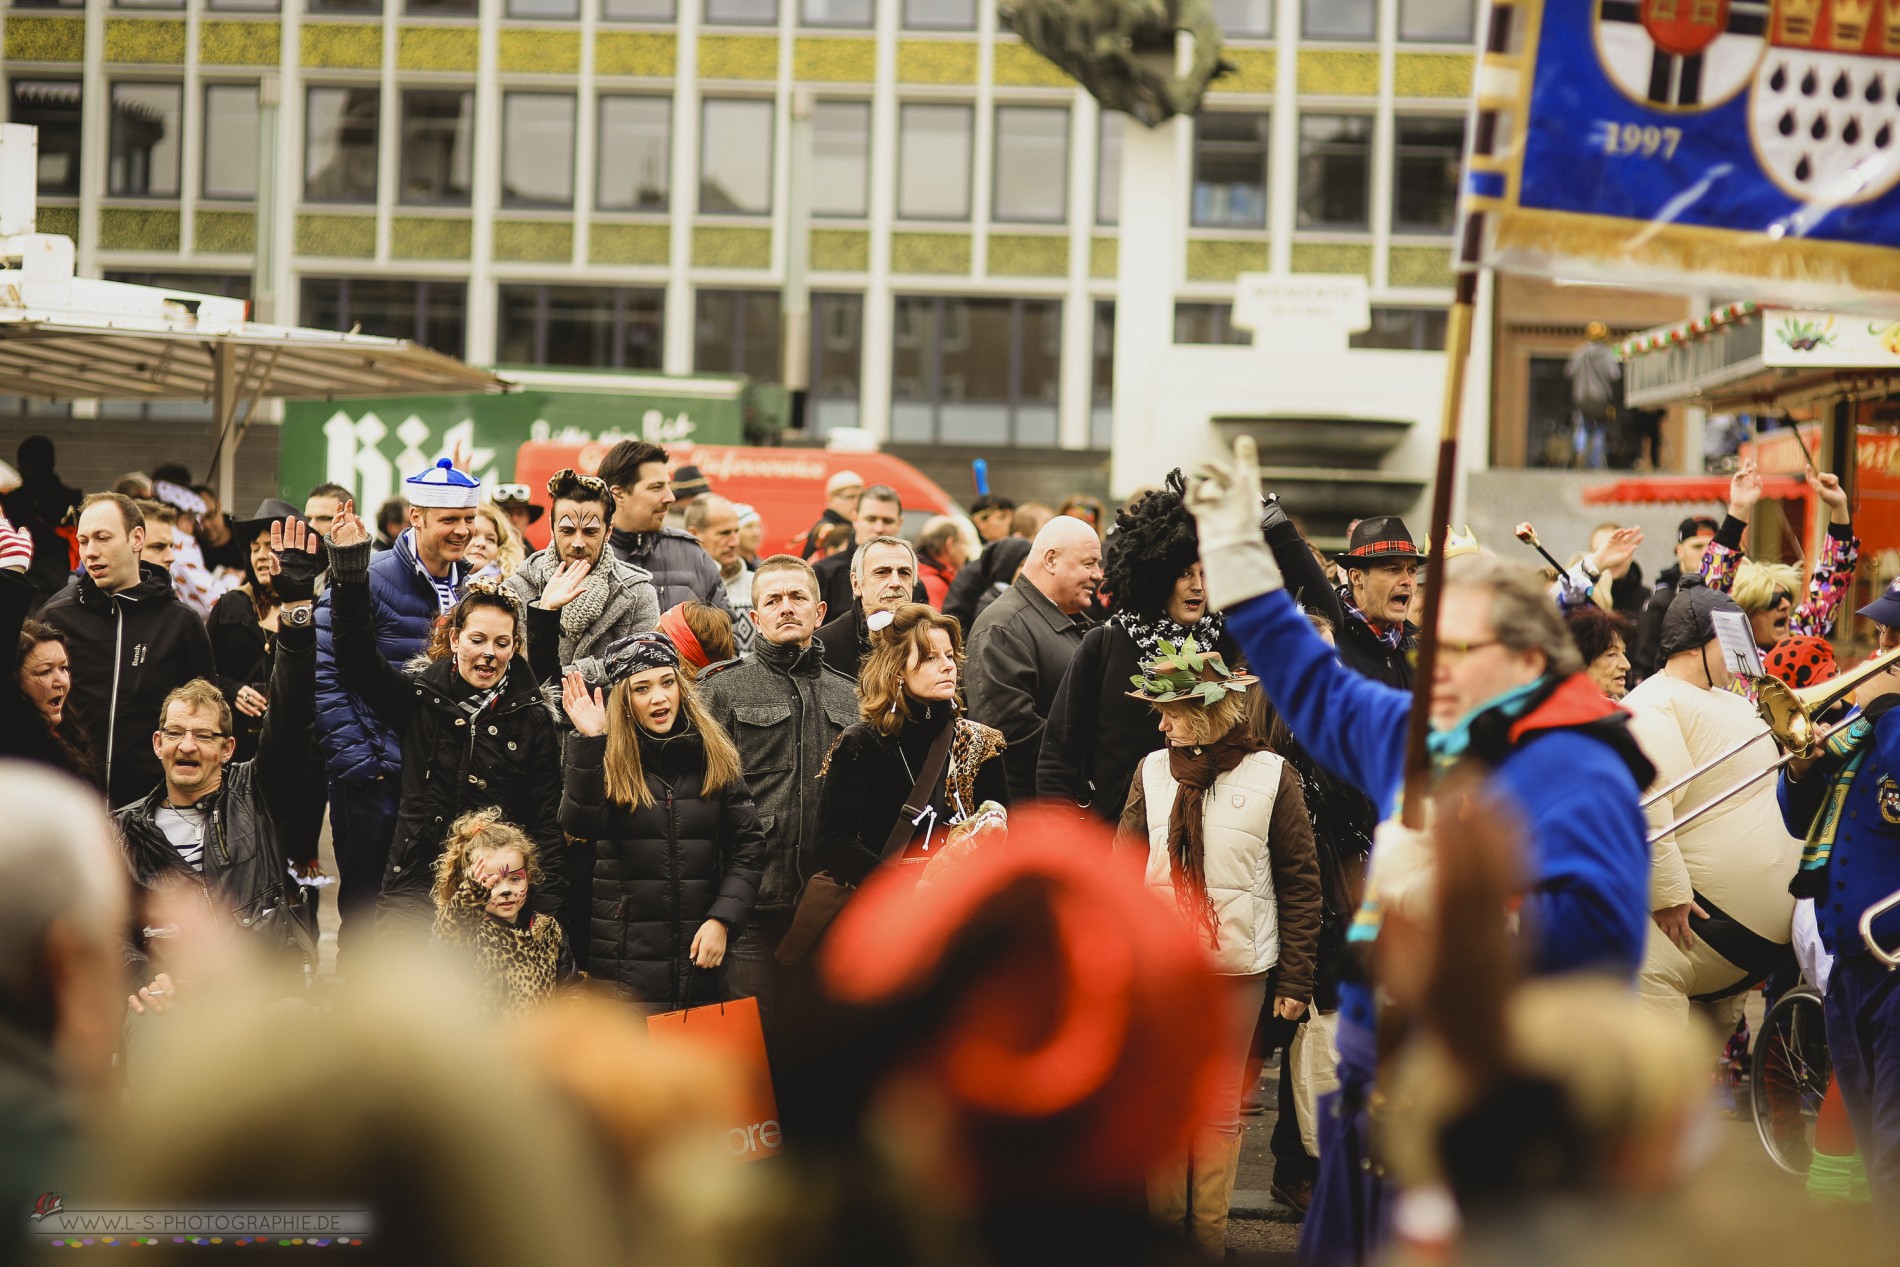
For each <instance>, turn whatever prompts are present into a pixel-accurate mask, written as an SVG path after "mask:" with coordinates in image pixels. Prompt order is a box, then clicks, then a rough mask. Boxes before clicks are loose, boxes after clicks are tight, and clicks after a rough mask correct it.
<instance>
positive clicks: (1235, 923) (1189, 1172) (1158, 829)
mask: <svg viewBox="0 0 1900 1267" xmlns="http://www.w3.org/2000/svg"><path fill="white" fill-rule="evenodd" d="M1157 645H1158V647H1159V653H1158V654H1157V655H1155V656H1154V657H1153V658H1152V659H1150V660H1148V661H1146V662H1145V663H1143V664H1142V666H1141V670H1142V671H1141V673H1140V675H1139V676H1137V677H1134V678H1132V679H1130V680H1131V681H1132V683H1133V684H1134V687H1135V689H1134V690H1133V691H1131V692H1129V693H1130V694H1131V695H1133V696H1135V697H1136V698H1138V699H1142V700H1146V701H1147V702H1148V703H1149V704H1151V705H1153V706H1154V708H1155V709H1156V711H1157V712H1159V713H1160V715H1161V716H1160V723H1159V724H1160V729H1161V733H1162V735H1163V736H1164V737H1165V738H1166V740H1167V746H1166V747H1164V748H1162V749H1161V750H1160V751H1158V752H1151V753H1149V754H1148V755H1147V756H1146V757H1144V758H1142V761H1141V764H1140V765H1139V766H1138V767H1136V770H1135V777H1134V781H1133V783H1132V784H1131V785H1130V786H1129V789H1128V803H1127V807H1126V808H1125V809H1124V810H1123V812H1122V820H1121V829H1120V832H1119V834H1118V835H1119V839H1120V840H1121V841H1122V842H1123V843H1124V844H1125V845H1132V846H1134V847H1136V848H1139V849H1141V850H1142V851H1143V852H1145V853H1146V855H1147V859H1148V863H1147V877H1148V884H1149V885H1150V886H1151V887H1152V888H1154V889H1156V890H1157V891H1159V892H1160V893H1161V894H1162V896H1163V897H1164V898H1165V899H1166V900H1167V901H1168V904H1169V905H1170V906H1172V907H1173V908H1174V909H1175V910H1176V911H1177V912H1178V913H1179V914H1180V917H1181V918H1182V919H1183V920H1184V921H1186V923H1187V925H1188V927H1189V928H1191V929H1192V930H1193V931H1194V932H1195V934H1196V935H1197V936H1198V937H1199V938H1200V940H1201V944H1202V945H1204V946H1205V947H1206V948H1207V952H1208V957H1209V959H1210V960H1211V961H1212V965H1213V968H1214V971H1215V972H1217V973H1219V974H1221V975H1222V976H1224V977H1226V978H1228V980H1229V981H1230V982H1231V983H1232V985H1233V990H1232V995H1233V999H1234V1005H1235V1006H1234V1009H1233V1012H1232V1014H1231V1015H1232V1018H1233V1021H1234V1028H1233V1031H1232V1033H1231V1035H1230V1037H1229V1039H1228V1046H1227V1048H1226V1050H1224V1051H1223V1052H1222V1059H1221V1062H1220V1076H1219V1078H1218V1080H1217V1081H1216V1083H1215V1089H1214V1094H1213V1097H1212V1098H1211V1099H1210V1101H1209V1109H1208V1117H1207V1119H1206V1121H1205V1122H1204V1123H1203V1125H1202V1128H1201V1130H1200V1132H1199V1134H1198V1136H1197V1138H1196V1139H1195V1141H1194V1143H1193V1145H1192V1147H1191V1149H1190V1151H1189V1153H1188V1155H1187V1156H1186V1157H1183V1158H1181V1159H1180V1160H1179V1161H1178V1162H1177V1163H1175V1164H1174V1165H1173V1166H1171V1167H1169V1168H1168V1169H1167V1170H1166V1171H1165V1172H1162V1173H1157V1174H1156V1175H1154V1176H1153V1177H1152V1178H1151V1180H1150V1183H1149V1205H1150V1208H1151V1209H1152V1210H1153V1212H1154V1214H1155V1216H1156V1218H1158V1219H1160V1220H1162V1221H1164V1222H1166V1223H1168V1224H1169V1225H1170V1226H1173V1227H1177V1228H1183V1229H1184V1230H1186V1231H1187V1233H1188V1234H1189V1235H1190V1236H1191V1237H1192V1238H1193V1239H1194V1240H1195V1241H1196V1242H1197V1243H1198V1244H1200V1245H1201V1246H1202V1247H1203V1248H1204V1249H1206V1250H1208V1251H1209V1252H1211V1253H1213V1254H1215V1255H1219V1254H1220V1253H1222V1252H1223V1246H1224V1245H1225V1244H1226V1238H1227V1204H1228V1200H1229V1199H1230V1198H1231V1197H1232V1195H1233V1190H1234V1176H1235V1173H1236V1172H1237V1170H1238V1169H1239V1166H1240V1100H1241V1096H1242V1095H1243V1094H1244V1092H1245V1091H1246V1088H1245V1087H1243V1086H1242V1085H1241V1082H1242V1081H1243V1077H1242V1075H1243V1071H1244V1069H1245V1067H1246V1062H1247V1054H1248V1051H1249V1049H1250V1047H1251V1046H1252V1040H1253V1030H1254V1021H1255V1019H1256V1018H1257V1017H1258V1016H1259V1015H1260V1011H1261V1008H1262V1007H1263V1006H1264V1004H1265V1002H1266V999H1267V997H1268V992H1269V991H1271V993H1272V998H1273V1001H1274V1002H1273V1012H1274V1015H1276V1016H1279V1017H1281V1018H1283V1019H1285V1020H1288V1021H1296V1020H1298V1019H1299V1018H1300V1017H1301V1015H1303V1014H1304V1013H1305V1011H1306V1008H1307V1005H1308V1004H1309V1003H1310V1002H1311V1001H1312V998H1313V962H1314V958H1315V955H1316V954H1317V952H1318V950H1319V932H1320V912H1321V905H1322V903H1321V896H1320V887H1319V858H1318V855H1317V854H1316V853H1315V852H1314V847H1313V828H1312V824H1311V822H1310V821H1309V820H1308V819H1307V816H1306V801H1305V798H1304V796H1303V795H1302V794H1301V791H1300V776H1299V773H1298V772H1297V771H1296V770H1295V769H1294V767H1293V766H1292V765H1291V764H1290V763H1289V762H1287V761H1286V760H1285V759H1284V758H1282V757H1281V756H1280V755H1279V754H1278V753H1275V752H1271V751H1269V750H1268V749H1267V746H1266V744H1265V743H1264V742H1262V741H1261V739H1259V738H1258V737H1257V736H1256V735H1255V734H1254V733H1253V728H1252V726H1251V725H1250V724H1249V722H1248V720H1247V688H1248V687H1249V686H1251V685H1253V683H1254V681H1255V679H1254V678H1252V677H1250V676H1247V675H1243V674H1237V673H1235V672H1233V671H1232V670H1231V669H1229V668H1228V667H1227V664H1226V662H1225V661H1224V660H1222V659H1221V656H1220V654H1219V653H1218V652H1215V651H1203V650H1201V649H1200V648H1199V647H1198V646H1196V645H1195V642H1194V639H1192V638H1188V639H1186V640H1184V641H1183V642H1181V643H1179V644H1175V643H1171V642H1165V641H1164V642H1161V643H1158V644H1157Z"/></svg>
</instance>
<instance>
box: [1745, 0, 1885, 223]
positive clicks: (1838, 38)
mask: <svg viewBox="0 0 1900 1267" xmlns="http://www.w3.org/2000/svg"><path fill="white" fill-rule="evenodd" d="M1749 130H1750V133H1751V134H1752V136H1753V137H1754V142H1755V151H1756V154H1757V155H1758V156H1759V158H1760V159H1761V166H1762V170H1763V171H1765V172H1766V173H1767V174H1768V176H1769V177H1770V178H1771V179H1772V180H1773V181H1774V182H1775V184H1776V185H1778V186H1779V187H1780V188H1781V190H1782V192H1784V193H1786V194H1788V195H1789V196H1790V197H1792V198H1798V199H1800V200H1801V201H1803V202H1808V203H1820V204H1824V205H1843V204H1847V203H1856V202H1866V201H1868V200H1869V199H1872V198H1877V197H1879V196H1880V195H1881V194H1884V193H1886V192H1887V191H1888V190H1889V189H1891V188H1893V185H1894V182H1895V181H1896V180H1900V0H1774V17H1773V21H1772V23H1771V24H1770V29H1769V35H1768V51H1767V54H1766V56H1764V57H1763V58H1762V59H1761V64H1760V66H1759V67H1758V68H1757V69H1756V71H1755V89H1754V93H1753V99H1752V101H1751V102H1750V106H1749Z"/></svg>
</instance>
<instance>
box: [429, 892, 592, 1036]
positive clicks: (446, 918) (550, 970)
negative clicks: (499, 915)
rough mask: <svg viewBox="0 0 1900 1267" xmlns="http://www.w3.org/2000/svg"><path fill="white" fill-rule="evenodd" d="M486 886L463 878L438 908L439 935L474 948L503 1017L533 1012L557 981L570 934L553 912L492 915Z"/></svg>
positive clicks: (496, 1008)
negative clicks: (519, 917)
mask: <svg viewBox="0 0 1900 1267" xmlns="http://www.w3.org/2000/svg"><path fill="white" fill-rule="evenodd" d="M487 905H488V890H487V889H485V888H482V887H481V886H480V885H478V884H476V883H475V881H474V880H473V879H468V878H464V879H463V881H462V883H461V885H460V886H459V887H457V889H456V890H455V894H454V896H453V897H452V898H451V899H450V900H449V904H448V905H447V906H446V907H443V908H442V909H441V910H439V911H438V912H437V913H436V917H435V939H436V940H437V941H439V942H442V943H444V944H445V945H450V946H459V947H463V948H465V949H469V950H473V951H474V955H475V963H476V969H477V971H478V972H479V974H480V976H481V979H482V982H483V985H484V988H485V992H486V994H487V996H488V1003H489V1008H490V1010H491V1011H493V1012H495V1013H497V1014H499V1015H501V1016H519V1015H521V1014H523V1013H525V1012H528V1011H531V1010H533V1009H534V1007H535V1006H536V1005H537V1004H539V1003H540V1002H541V1001H542V1000H544V999H546V998H547V997H548V996H549V995H550V994H552V993H554V987H555V986H556V985H557V984H559V982H560V979H561V976H562V972H563V968H564V967H565V966H566V965H565V964H564V963H563V961H564V960H566V958H567V939H566V937H565V935H564V934H563V933H562V932H561V926H560V924H559V923H557V922H556V921H555V920H554V917H553V916H551V915H542V914H538V913H535V912H529V914H528V919H527V920H526V921H524V922H522V923H519V924H504V923H502V922H501V921H500V920H498V919H492V918H490V917H489V915H488V912H487V910H486V909H484V908H486V907H487Z"/></svg>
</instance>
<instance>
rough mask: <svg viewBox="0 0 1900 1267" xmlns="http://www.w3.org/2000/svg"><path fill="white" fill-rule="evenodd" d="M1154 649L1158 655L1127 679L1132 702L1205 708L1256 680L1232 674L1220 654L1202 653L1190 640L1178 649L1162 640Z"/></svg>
mask: <svg viewBox="0 0 1900 1267" xmlns="http://www.w3.org/2000/svg"><path fill="white" fill-rule="evenodd" d="M1155 646H1156V647H1158V648H1159V649H1160V654H1159V655H1157V656H1155V657H1154V658H1153V659H1150V660H1148V661H1147V662H1146V663H1144V664H1143V665H1142V666H1141V672H1140V673H1138V674H1136V675H1135V676H1133V677H1131V678H1129V679H1128V680H1129V681H1130V682H1132V683H1134V685H1135V689H1134V690H1132V691H1129V692H1127V694H1128V696H1129V697H1130V698H1131V699H1139V700H1147V701H1148V702H1149V703H1150V704H1199V705H1200V706H1202V707H1203V708H1205V707H1208V706H1210V705H1213V704H1217V703H1219V702H1220V700H1221V697H1222V696H1224V695H1226V694H1228V693H1229V692H1233V693H1235V694H1238V693H1240V692H1242V691H1244V690H1246V689H1247V688H1248V687H1249V686H1252V685H1253V684H1254V683H1255V682H1256V681H1258V680H1259V679H1258V678H1255V677H1254V676H1253V675H1252V674H1250V673H1236V672H1234V671H1233V670H1232V669H1230V668H1228V667H1227V662H1226V661H1225V660H1223V659H1222V658H1221V654H1220V652H1218V651H1213V650H1206V651H1203V650H1202V649H1201V648H1200V647H1199V646H1197V645H1196V644H1195V642H1194V639H1192V638H1185V639H1183V640H1182V641H1181V643H1180V645H1178V646H1177V645H1176V644H1174V643H1172V642H1169V641H1167V640H1166V639H1165V638H1164V639H1161V640H1159V641H1157V642H1156V643H1155Z"/></svg>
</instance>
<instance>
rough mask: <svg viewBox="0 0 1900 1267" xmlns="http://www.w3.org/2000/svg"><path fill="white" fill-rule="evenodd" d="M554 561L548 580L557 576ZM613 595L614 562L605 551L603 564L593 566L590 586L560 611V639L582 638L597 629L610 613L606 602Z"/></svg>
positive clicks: (558, 563) (589, 581)
mask: <svg viewBox="0 0 1900 1267" xmlns="http://www.w3.org/2000/svg"><path fill="white" fill-rule="evenodd" d="M560 565H561V564H560V560H558V559H557V560H555V561H554V562H553V564H552V566H551V567H550V568H549V570H548V579H551V578H552V577H553V576H554V572H555V570H557V569H558V568H559V567H560ZM545 583H546V581H545V580H544V581H543V584H545ZM613 596H614V560H613V558H612V557H611V556H609V555H608V553H607V552H606V551H605V550H602V551H601V552H600V561H599V562H598V563H596V564H594V569H593V571H591V572H589V573H588V574H587V584H585V585H583V586H582V587H581V592H580V593H578V594H576V595H574V597H572V598H570V599H568V600H567V605H566V606H565V607H563V608H561V636H562V637H563V638H571V639H577V640H578V639H579V638H581V637H582V636H583V635H585V634H586V633H587V631H588V630H590V629H592V628H593V627H594V622H595V621H597V620H599V619H600V614H601V613H602V612H604V611H606V610H607V603H608V601H609V600H610V599H612V598H613Z"/></svg>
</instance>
